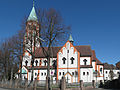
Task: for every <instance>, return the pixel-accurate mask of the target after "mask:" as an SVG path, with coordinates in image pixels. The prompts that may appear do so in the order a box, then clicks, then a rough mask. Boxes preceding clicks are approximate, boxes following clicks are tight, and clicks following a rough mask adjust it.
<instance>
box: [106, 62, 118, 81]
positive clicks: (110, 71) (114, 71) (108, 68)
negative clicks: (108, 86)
mask: <svg viewBox="0 0 120 90" xmlns="http://www.w3.org/2000/svg"><path fill="white" fill-rule="evenodd" d="M111 74H112V77H113V78H112V79H118V77H119V74H120V70H118V69H117V68H116V67H115V66H113V65H112V64H107V63H104V80H111Z"/></svg>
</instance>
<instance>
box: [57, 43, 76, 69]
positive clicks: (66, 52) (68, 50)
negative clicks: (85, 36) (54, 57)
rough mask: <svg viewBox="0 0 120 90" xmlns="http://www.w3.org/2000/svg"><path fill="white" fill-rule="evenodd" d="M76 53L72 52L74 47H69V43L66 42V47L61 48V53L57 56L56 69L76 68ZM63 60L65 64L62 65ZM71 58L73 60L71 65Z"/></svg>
mask: <svg viewBox="0 0 120 90" xmlns="http://www.w3.org/2000/svg"><path fill="white" fill-rule="evenodd" d="M77 56H78V55H77V51H75V52H74V47H70V42H67V44H66V47H63V48H62V52H59V56H58V63H59V64H58V67H59V68H76V67H77V64H78V63H77V61H78V59H77V58H78V57H77ZM63 58H65V59H66V60H65V64H64V63H63ZM71 58H73V59H74V60H73V63H72V60H71Z"/></svg>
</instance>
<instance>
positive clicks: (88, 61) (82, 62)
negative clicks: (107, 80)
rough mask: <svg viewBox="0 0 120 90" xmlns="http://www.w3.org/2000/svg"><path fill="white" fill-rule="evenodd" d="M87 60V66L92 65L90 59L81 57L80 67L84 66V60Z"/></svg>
mask: <svg viewBox="0 0 120 90" xmlns="http://www.w3.org/2000/svg"><path fill="white" fill-rule="evenodd" d="M85 59H86V60H87V62H86V65H90V57H80V65H84V60H85Z"/></svg>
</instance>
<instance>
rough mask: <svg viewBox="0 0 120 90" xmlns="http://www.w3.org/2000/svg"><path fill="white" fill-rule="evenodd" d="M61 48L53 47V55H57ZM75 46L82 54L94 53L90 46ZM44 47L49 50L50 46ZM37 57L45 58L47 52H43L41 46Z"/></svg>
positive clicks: (89, 54) (36, 54) (36, 53)
mask: <svg viewBox="0 0 120 90" xmlns="http://www.w3.org/2000/svg"><path fill="white" fill-rule="evenodd" d="M61 48H62V47H52V50H51V51H52V52H51V54H52V56H51V57H57V53H58V51H59V50H60V49H61ZM75 48H76V49H77V50H78V51H79V52H80V56H91V55H92V52H91V51H92V50H91V47H90V46H75ZM44 49H45V50H46V51H47V49H48V48H47V47H44ZM35 57H38V58H40V57H41V58H45V54H44V53H43V49H42V48H41V47H40V48H37V49H36V52H35Z"/></svg>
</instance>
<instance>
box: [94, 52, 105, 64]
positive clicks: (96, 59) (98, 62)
mask: <svg viewBox="0 0 120 90" xmlns="http://www.w3.org/2000/svg"><path fill="white" fill-rule="evenodd" d="M92 60H95V61H96V62H97V64H98V65H100V64H103V63H101V62H100V60H98V58H96V54H95V50H92Z"/></svg>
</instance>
